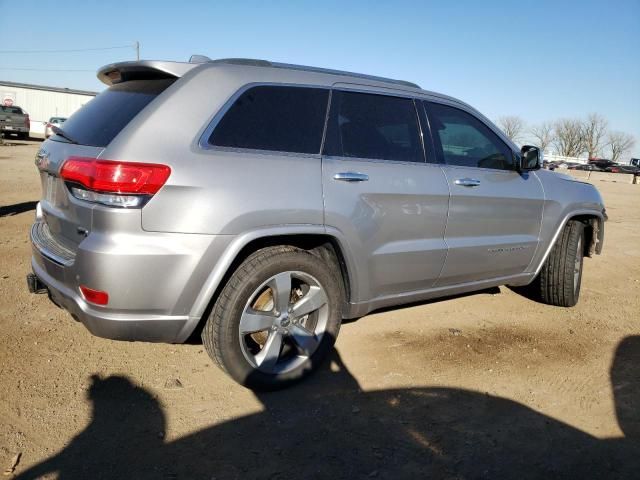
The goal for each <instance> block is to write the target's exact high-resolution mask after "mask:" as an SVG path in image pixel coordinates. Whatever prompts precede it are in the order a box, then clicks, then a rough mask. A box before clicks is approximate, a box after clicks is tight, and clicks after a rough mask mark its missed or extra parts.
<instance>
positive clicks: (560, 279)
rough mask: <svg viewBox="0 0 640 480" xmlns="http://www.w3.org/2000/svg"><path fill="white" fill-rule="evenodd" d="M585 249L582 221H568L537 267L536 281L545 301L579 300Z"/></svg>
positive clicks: (560, 304) (567, 304) (571, 302)
mask: <svg viewBox="0 0 640 480" xmlns="http://www.w3.org/2000/svg"><path fill="white" fill-rule="evenodd" d="M584 248H585V247H584V224H583V223H582V222H579V221H576V220H570V221H569V222H567V225H565V227H564V229H563V230H562V233H561V234H560V237H559V238H558V239H557V241H556V243H555V245H554V246H553V248H552V249H551V252H550V253H549V257H548V258H547V260H546V261H545V262H544V265H543V266H542V269H541V270H540V275H539V278H538V284H539V288H540V297H541V300H542V301H543V302H544V303H547V304H549V305H556V306H558V307H573V306H575V305H576V303H578V298H579V297H580V284H581V283H582V264H583V259H584Z"/></svg>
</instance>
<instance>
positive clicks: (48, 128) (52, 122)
mask: <svg viewBox="0 0 640 480" xmlns="http://www.w3.org/2000/svg"><path fill="white" fill-rule="evenodd" d="M66 120H67V119H66V118H65V117H51V118H50V119H49V121H48V122H47V124H46V125H45V127H44V138H49V137H50V136H51V135H53V129H52V127H54V126H55V127H61V126H62V125H63V124H64V122H65V121H66Z"/></svg>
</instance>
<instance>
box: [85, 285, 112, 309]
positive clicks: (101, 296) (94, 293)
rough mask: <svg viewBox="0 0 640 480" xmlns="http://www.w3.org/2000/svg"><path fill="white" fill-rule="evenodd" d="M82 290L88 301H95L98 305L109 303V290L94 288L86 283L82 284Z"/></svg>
mask: <svg viewBox="0 0 640 480" xmlns="http://www.w3.org/2000/svg"><path fill="white" fill-rule="evenodd" d="M80 292H82V296H83V297H84V299H85V300H86V301H87V302H91V303H95V304H96V305H106V304H107V303H109V294H108V293H107V292H101V291H100V290H94V289H92V288H89V287H85V286H84V285H80Z"/></svg>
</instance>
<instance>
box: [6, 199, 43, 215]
mask: <svg viewBox="0 0 640 480" xmlns="http://www.w3.org/2000/svg"><path fill="white" fill-rule="evenodd" d="M36 205H38V202H22V203H14V204H13V205H5V206H0V217H11V216H13V215H18V214H20V213H24V212H29V211H31V210H35V209H36Z"/></svg>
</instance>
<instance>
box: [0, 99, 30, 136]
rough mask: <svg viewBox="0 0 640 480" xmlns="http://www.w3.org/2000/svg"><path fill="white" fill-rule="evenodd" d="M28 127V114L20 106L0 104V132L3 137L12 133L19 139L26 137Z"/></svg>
mask: <svg viewBox="0 0 640 480" xmlns="http://www.w3.org/2000/svg"><path fill="white" fill-rule="evenodd" d="M30 128H31V121H30V120H29V114H28V113H27V112H25V111H24V110H22V108H20V107H14V106H10V107H9V106H6V105H0V133H2V134H3V135H4V136H5V137H7V136H8V135H12V134H13V135H16V136H17V137H18V138H21V139H25V138H28V137H29V129H30Z"/></svg>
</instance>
